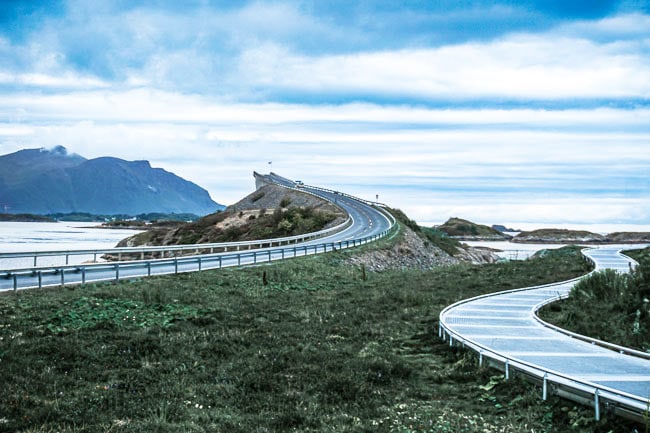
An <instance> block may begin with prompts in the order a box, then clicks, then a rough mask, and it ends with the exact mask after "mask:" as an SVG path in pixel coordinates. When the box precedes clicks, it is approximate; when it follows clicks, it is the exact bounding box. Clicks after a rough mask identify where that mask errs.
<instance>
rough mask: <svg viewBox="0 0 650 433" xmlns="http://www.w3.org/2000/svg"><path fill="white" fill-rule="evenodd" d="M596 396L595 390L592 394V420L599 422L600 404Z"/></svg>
mask: <svg viewBox="0 0 650 433" xmlns="http://www.w3.org/2000/svg"><path fill="white" fill-rule="evenodd" d="M598 394H599V392H598V390H596V392H594V411H595V413H594V419H595V420H596V421H600V402H599V401H598V400H599V397H598Z"/></svg>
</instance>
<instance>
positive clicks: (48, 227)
mask: <svg viewBox="0 0 650 433" xmlns="http://www.w3.org/2000/svg"><path fill="white" fill-rule="evenodd" d="M136 233H139V231H138V230H127V229H109V228H104V227H101V225H100V223H98V222H71V221H60V222H52V223H45V222H0V253H9V252H33V251H67V250H80V249H84V250H87V249H106V248H113V247H114V246H115V245H117V243H118V242H119V241H121V240H122V239H124V238H127V237H129V236H132V235H134V234H136ZM92 259H93V256H70V257H69V264H80V263H83V262H86V261H88V260H92ZM38 264H39V266H58V265H63V264H65V258H62V257H44V258H39V260H38ZM32 265H33V259H32V258H10V259H4V258H0V269H15V268H23V267H24V268H28V267H31V266H32Z"/></svg>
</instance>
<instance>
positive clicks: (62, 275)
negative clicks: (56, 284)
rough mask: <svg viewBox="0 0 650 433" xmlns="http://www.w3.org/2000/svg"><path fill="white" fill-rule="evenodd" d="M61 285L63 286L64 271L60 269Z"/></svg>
mask: <svg viewBox="0 0 650 433" xmlns="http://www.w3.org/2000/svg"><path fill="white" fill-rule="evenodd" d="M60 271H61V285H62V286H65V269H63V268H61V269H60Z"/></svg>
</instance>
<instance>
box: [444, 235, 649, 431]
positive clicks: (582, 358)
mask: <svg viewBox="0 0 650 433" xmlns="http://www.w3.org/2000/svg"><path fill="white" fill-rule="evenodd" d="M583 254H584V255H585V256H587V257H588V258H589V259H590V260H592V261H593V262H594V263H595V265H596V270H598V269H604V268H610V269H615V270H617V271H620V272H628V271H629V270H630V269H631V268H632V267H634V266H635V265H636V263H635V262H634V261H633V260H632V259H630V258H628V257H626V256H623V255H622V254H621V253H620V250H619V249H617V248H607V247H601V248H595V249H587V250H584V251H583ZM579 279H580V278H577V279H574V280H570V281H566V282H562V283H557V284H549V285H544V286H538V287H530V288H526V289H519V290H511V291H507V292H501V293H497V294H493V295H485V296H480V297H477V298H472V299H468V300H464V301H461V302H458V303H456V304H454V305H451V306H449V307H447V308H446V309H445V310H443V311H442V312H441V313H440V328H439V335H440V337H442V338H443V339H445V340H448V341H449V344H450V346H453V345H462V346H463V347H468V348H471V349H473V350H474V351H476V352H478V354H479V364H483V363H487V364H489V365H490V366H493V367H496V368H500V369H502V370H504V372H505V376H506V379H507V378H509V376H510V375H511V374H513V372H517V373H518V374H523V375H525V376H526V377H527V378H529V379H532V380H533V381H535V382H537V383H540V384H541V386H542V398H543V399H544V400H545V399H546V398H547V396H548V394H549V393H553V394H557V395H560V396H562V397H566V398H569V399H572V400H574V401H577V402H579V403H583V404H589V405H592V406H593V407H594V410H595V418H596V419H599V418H600V410H601V409H603V408H604V409H606V410H608V411H611V412H614V413H617V414H619V415H623V416H627V417H631V418H634V419H637V420H643V417H644V414H645V413H646V412H647V410H648V407H650V355H648V354H647V353H643V352H638V351H635V350H632V349H627V348H624V347H619V346H616V345H612V344H608V343H605V342H601V341H598V340H594V339H590V338H588V337H584V336H581V335H578V334H573V333H571V332H568V331H565V330H563V329H560V328H557V327H554V326H552V325H549V324H547V323H545V322H543V321H542V320H541V319H539V318H538V317H537V315H536V312H537V311H538V310H539V309H540V308H541V307H542V306H544V305H546V304H548V303H550V302H554V301H557V300H560V299H563V298H565V297H567V296H568V294H569V292H570V290H571V288H572V287H573V286H574V284H575V283H576V282H577V281H578V280H579Z"/></svg>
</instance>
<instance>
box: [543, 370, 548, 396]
mask: <svg viewBox="0 0 650 433" xmlns="http://www.w3.org/2000/svg"><path fill="white" fill-rule="evenodd" d="M547 398H548V373H544V382H543V383H542V400H544V401H546V399H547Z"/></svg>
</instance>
